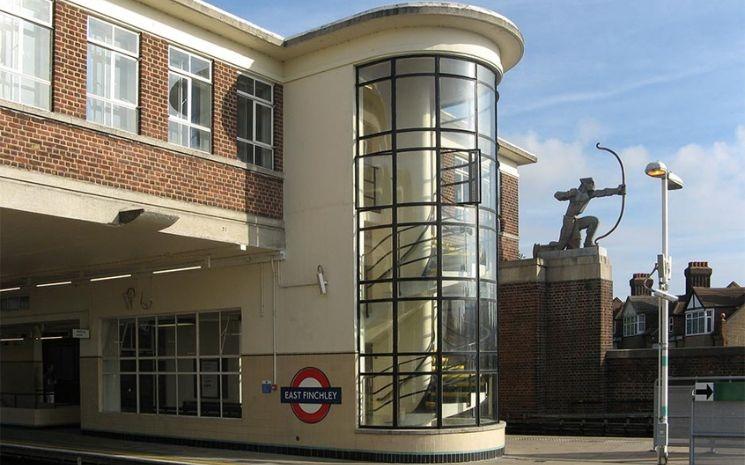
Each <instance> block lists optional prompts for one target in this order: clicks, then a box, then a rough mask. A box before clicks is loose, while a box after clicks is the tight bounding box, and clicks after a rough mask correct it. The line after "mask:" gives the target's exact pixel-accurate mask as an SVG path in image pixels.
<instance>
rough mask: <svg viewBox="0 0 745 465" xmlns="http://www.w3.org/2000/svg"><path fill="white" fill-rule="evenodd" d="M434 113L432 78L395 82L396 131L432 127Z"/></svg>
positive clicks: (415, 77) (424, 77) (425, 77)
mask: <svg viewBox="0 0 745 465" xmlns="http://www.w3.org/2000/svg"><path fill="white" fill-rule="evenodd" d="M435 111H436V110H435V78H434V76H433V77H429V76H414V77H405V78H399V79H397V80H396V129H406V128H431V127H434V126H435V122H436V119H435V118H436V113H435Z"/></svg>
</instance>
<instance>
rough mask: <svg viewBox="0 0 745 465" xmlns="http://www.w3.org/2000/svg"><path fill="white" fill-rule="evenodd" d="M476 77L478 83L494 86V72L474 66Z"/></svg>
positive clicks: (481, 66) (480, 66) (483, 67)
mask: <svg viewBox="0 0 745 465" xmlns="http://www.w3.org/2000/svg"><path fill="white" fill-rule="evenodd" d="M476 75H477V76H478V79H479V81H481V82H484V83H486V84H488V85H490V86H492V87H495V86H496V75H495V74H494V71H492V70H490V69H489V68H487V67H486V66H483V65H476Z"/></svg>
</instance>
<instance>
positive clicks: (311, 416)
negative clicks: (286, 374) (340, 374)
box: [280, 367, 341, 423]
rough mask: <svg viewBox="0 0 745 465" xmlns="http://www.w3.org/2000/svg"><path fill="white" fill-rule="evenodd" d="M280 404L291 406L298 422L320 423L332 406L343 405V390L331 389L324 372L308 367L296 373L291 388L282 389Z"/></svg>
mask: <svg viewBox="0 0 745 465" xmlns="http://www.w3.org/2000/svg"><path fill="white" fill-rule="evenodd" d="M280 402H281V403H283V404H290V408H291V409H292V413H294V414H295V416H296V417H297V418H298V420H300V421H302V422H305V423H318V422H319V421H321V420H323V419H324V418H326V415H328V413H329V410H331V405H332V404H341V388H340V387H331V383H330V382H329V379H328V377H327V376H326V374H325V373H324V372H323V371H321V370H319V369H318V368H315V367H306V368H303V369H301V370H300V371H298V372H297V373H295V376H294V377H293V378H292V382H291V383H290V386H289V387H283V388H281V389H280Z"/></svg>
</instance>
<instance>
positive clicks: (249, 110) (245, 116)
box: [238, 96, 254, 140]
mask: <svg viewBox="0 0 745 465" xmlns="http://www.w3.org/2000/svg"><path fill="white" fill-rule="evenodd" d="M238 137H240V138H241V139H247V140H253V138H254V112H253V101H252V100H251V99H250V98H248V97H241V96H238Z"/></svg>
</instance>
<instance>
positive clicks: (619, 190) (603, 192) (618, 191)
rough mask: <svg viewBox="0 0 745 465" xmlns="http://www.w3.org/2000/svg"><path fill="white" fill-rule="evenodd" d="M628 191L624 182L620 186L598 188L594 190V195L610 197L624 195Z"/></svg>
mask: <svg viewBox="0 0 745 465" xmlns="http://www.w3.org/2000/svg"><path fill="white" fill-rule="evenodd" d="M625 193H626V186H625V185H624V184H621V185H619V186H618V187H609V188H608V189H597V190H595V191H593V192H592V197H608V196H611V195H624V194H625Z"/></svg>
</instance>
